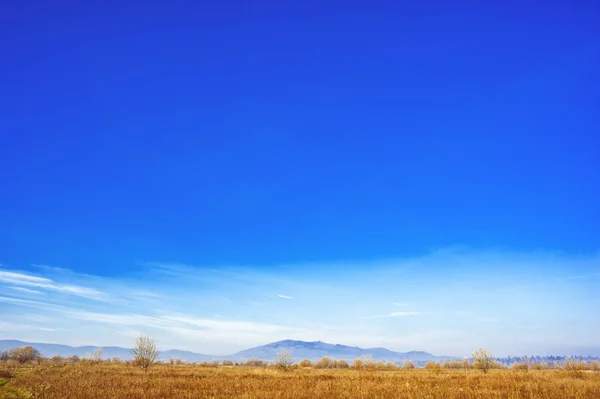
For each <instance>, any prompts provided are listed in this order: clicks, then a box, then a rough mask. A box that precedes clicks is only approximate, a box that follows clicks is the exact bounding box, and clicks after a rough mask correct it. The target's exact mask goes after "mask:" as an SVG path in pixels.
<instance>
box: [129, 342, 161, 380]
mask: <svg viewBox="0 0 600 399" xmlns="http://www.w3.org/2000/svg"><path fill="white" fill-rule="evenodd" d="M131 352H132V353H133V357H134V359H135V362H136V364H138V365H139V366H140V367H141V368H142V369H144V371H146V372H147V371H148V368H150V366H152V365H153V364H154V363H155V362H156V358H157V357H158V351H157V350H156V344H155V343H154V340H153V339H152V338H151V337H150V336H148V335H140V336H139V337H138V338H137V340H136V342H135V348H133V349H132V351H131Z"/></svg>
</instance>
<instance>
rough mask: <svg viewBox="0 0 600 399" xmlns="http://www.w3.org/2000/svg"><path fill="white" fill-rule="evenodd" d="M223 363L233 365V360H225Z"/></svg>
mask: <svg viewBox="0 0 600 399" xmlns="http://www.w3.org/2000/svg"><path fill="white" fill-rule="evenodd" d="M221 365H223V366H233V360H223V361H222V362H221Z"/></svg>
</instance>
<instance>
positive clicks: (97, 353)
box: [91, 348, 103, 363]
mask: <svg viewBox="0 0 600 399" xmlns="http://www.w3.org/2000/svg"><path fill="white" fill-rule="evenodd" d="M102 356H103V353H102V348H96V349H94V353H92V355H91V359H92V362H94V363H100V362H102Z"/></svg>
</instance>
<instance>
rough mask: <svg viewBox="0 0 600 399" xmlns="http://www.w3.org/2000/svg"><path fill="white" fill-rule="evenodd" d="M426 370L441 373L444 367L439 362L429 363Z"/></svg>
mask: <svg viewBox="0 0 600 399" xmlns="http://www.w3.org/2000/svg"><path fill="white" fill-rule="evenodd" d="M425 369H426V370H434V371H439V370H441V369H442V366H441V365H440V364H439V363H438V362H427V364H426V365H425Z"/></svg>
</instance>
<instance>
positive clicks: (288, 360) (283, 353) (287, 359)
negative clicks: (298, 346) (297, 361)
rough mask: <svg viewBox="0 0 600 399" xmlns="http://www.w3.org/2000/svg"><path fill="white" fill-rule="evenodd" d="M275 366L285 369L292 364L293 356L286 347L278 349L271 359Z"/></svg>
mask: <svg viewBox="0 0 600 399" xmlns="http://www.w3.org/2000/svg"><path fill="white" fill-rule="evenodd" d="M273 363H274V364H275V367H277V368H278V369H281V370H284V371H287V370H288V369H289V368H290V367H292V365H293V364H294V357H293V356H292V352H290V351H289V350H287V349H279V350H278V351H277V354H276V355H275V359H274V360H273Z"/></svg>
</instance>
